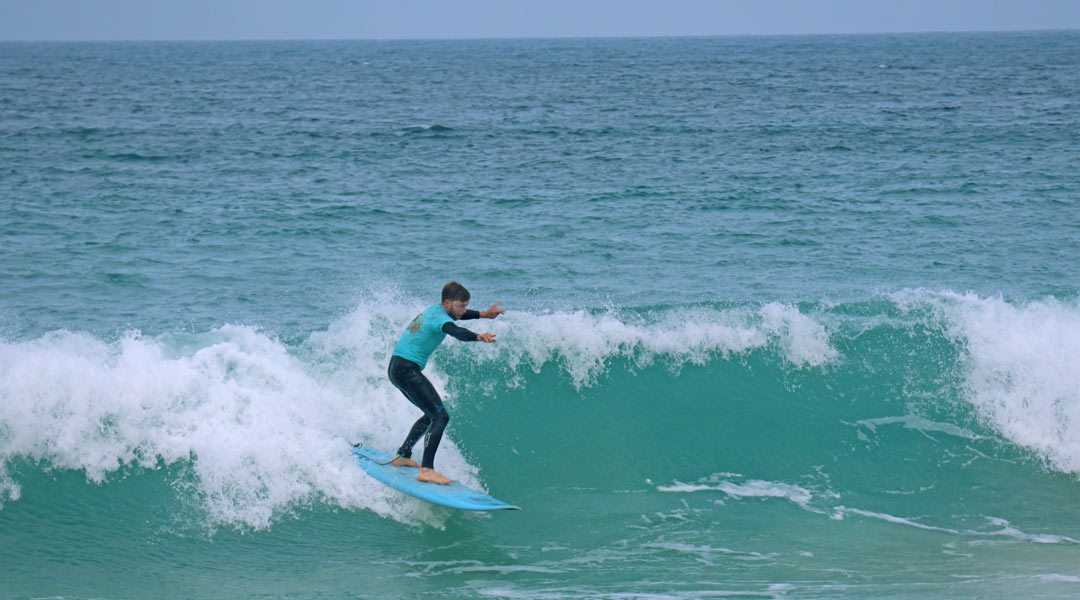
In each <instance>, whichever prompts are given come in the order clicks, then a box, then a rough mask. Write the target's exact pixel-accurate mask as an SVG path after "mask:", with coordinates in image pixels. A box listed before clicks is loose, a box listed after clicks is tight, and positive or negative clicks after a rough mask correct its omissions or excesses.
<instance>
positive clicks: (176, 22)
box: [0, 0, 1080, 41]
mask: <svg viewBox="0 0 1080 600" xmlns="http://www.w3.org/2000/svg"><path fill="white" fill-rule="evenodd" d="M1033 29H1034V30H1037V29H1080V0H891V1H888V2H885V1H881V0H651V1H649V0H383V1H368V0H0V40H6V41H7V40H252V39H259V40H267V39H273V40H278V39H283V40H284V39H459V38H536V37H638V36H693V35H775V34H815V33H818V34H823V33H886V32H925V31H1015V30H1033Z"/></svg>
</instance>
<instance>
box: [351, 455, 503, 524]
mask: <svg viewBox="0 0 1080 600" xmlns="http://www.w3.org/2000/svg"><path fill="white" fill-rule="evenodd" d="M352 453H353V455H354V456H356V459H357V460H358V461H360V466H361V467H363V469H364V470H365V471H367V473H368V475H371V476H372V477H374V478H375V479H378V480H379V481H381V482H382V483H385V484H386V485H388V486H390V487H392V488H394V489H395V490H397V491H399V492H404V493H406V494H408V495H410V496H413V497H415V498H419V499H421V500H426V501H428V502H431V503H432V504H441V505H442V506H449V507H450V508H457V509H460V510H521V507H520V506H514V505H513V504H507V503H506V502H503V501H502V500H498V499H496V498H492V497H491V496H488V495H487V494H485V493H484V492H481V491H480V490H474V489H472V488H467V487H465V486H463V485H461V484H460V483H458V482H456V481H452V482H450V483H448V484H447V485H441V484H438V483H429V482H426V481H417V480H416V475H417V473H418V472H419V469H417V468H415V467H395V466H394V465H391V464H390V461H391V460H393V459H394V457H393V456H390V455H389V454H386V453H383V452H379V451H378V450H372V449H371V448H364V447H362V446H354V447H353V450H352Z"/></svg>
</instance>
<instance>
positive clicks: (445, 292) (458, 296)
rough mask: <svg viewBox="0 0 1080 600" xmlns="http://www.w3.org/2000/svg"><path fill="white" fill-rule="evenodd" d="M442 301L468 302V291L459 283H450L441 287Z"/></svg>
mask: <svg viewBox="0 0 1080 600" xmlns="http://www.w3.org/2000/svg"><path fill="white" fill-rule="evenodd" d="M442 299H443V300H450V301H451V302H468V301H469V290H467V289H465V286H463V285H461V284H460V283H458V282H456V281H451V282H450V283H448V284H446V285H444V286H443V289H442Z"/></svg>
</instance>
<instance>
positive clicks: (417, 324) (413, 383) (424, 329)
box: [387, 281, 506, 485]
mask: <svg viewBox="0 0 1080 600" xmlns="http://www.w3.org/2000/svg"><path fill="white" fill-rule="evenodd" d="M499 304H501V303H500V302H496V303H495V304H493V305H491V308H489V309H487V310H481V311H475V310H469V309H468V308H466V307H467V306H468V305H469V290H467V289H465V286H463V285H461V284H460V283H458V282H456V281H451V282H450V283H448V284H446V285H445V286H444V287H443V290H442V302H440V303H439V304H434V305H432V306H430V307H428V309H427V310H425V311H424V312H422V313H420V314H419V315H417V316H416V318H415V319H413V320H412V323H409V326H408V327H407V328H406V329H405V332H404V333H402V334H401V339H400V340H398V343H397V345H396V346H394V354H393V356H391V357H390V367H389V368H388V369H387V374H388V375H389V376H390V382H391V383H393V384H394V387H396V388H397V389H399V390H401V393H402V394H405V397H406V398H408V399H409V402H412V403H413V404H415V405H416V407H417V408H419V409H420V410H422V411H424V416H422V417H420V419H418V420H417V421H416V423H415V424H413V426H412V429H410V430H409V435H408V436H406V437H405V443H404V444H402V445H401V448H399V449H398V451H397V456H395V457H394V460H393V462H392V463H391V464H393V465H395V466H399V467H420V474H419V476H417V479H418V480H420V481H430V482H432V483H441V484H444V485H445V484H447V483H450V478H449V477H446V476H444V475H442V474H441V473H439V472H438V471H436V470H435V452H436V451H437V450H438V449H439V442H441V441H442V435H443V430H444V429H446V424H447V423H448V422H449V421H450V415H448V414H446V408H444V407H443V403H442V400H441V399H440V398H439V393H438V392H436V391H435V386H433V385H431V382H430V381H428V379H427V377H424V374H423V372H422V371H423V369H424V366H425V365H426V364H427V360H428V357H429V356H431V353H432V352H434V351H435V348H437V347H438V346H439V344H441V343H442V341H443V340H444V339H445V338H446V336H447V335H448V334H449V335H452V336H454V337H455V338H457V339H459V340H461V341H463V342H475V341H481V342H487V343H489V344H490V343H494V342H495V334H493V333H481V334H476V333H473V332H471V331H469V330H468V329H465V328H464V327H458V326H457V325H455V324H454V321H457V320H459V319H460V320H467V319H494V318H495V317H497V316H499V315H501V314H503V313H504V312H506V311H505V310H503V309H501V308H499ZM425 433H426V434H427V441H426V442H425V443H424V458H423V463H422V464H417V462H416V461H415V460H413V459H412V449H413V446H415V445H416V442H418V441H419V440H420V436H422V435H424V434H425Z"/></svg>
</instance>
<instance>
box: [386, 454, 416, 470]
mask: <svg viewBox="0 0 1080 600" xmlns="http://www.w3.org/2000/svg"><path fill="white" fill-rule="evenodd" d="M390 464H392V465H394V466H395V467H415V468H417V469H419V468H420V463H418V462H416V461H415V460H413V459H411V458H405V457H404V456H401V455H400V454H399V455H398V456H395V457H394V460H392V461H390Z"/></svg>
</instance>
